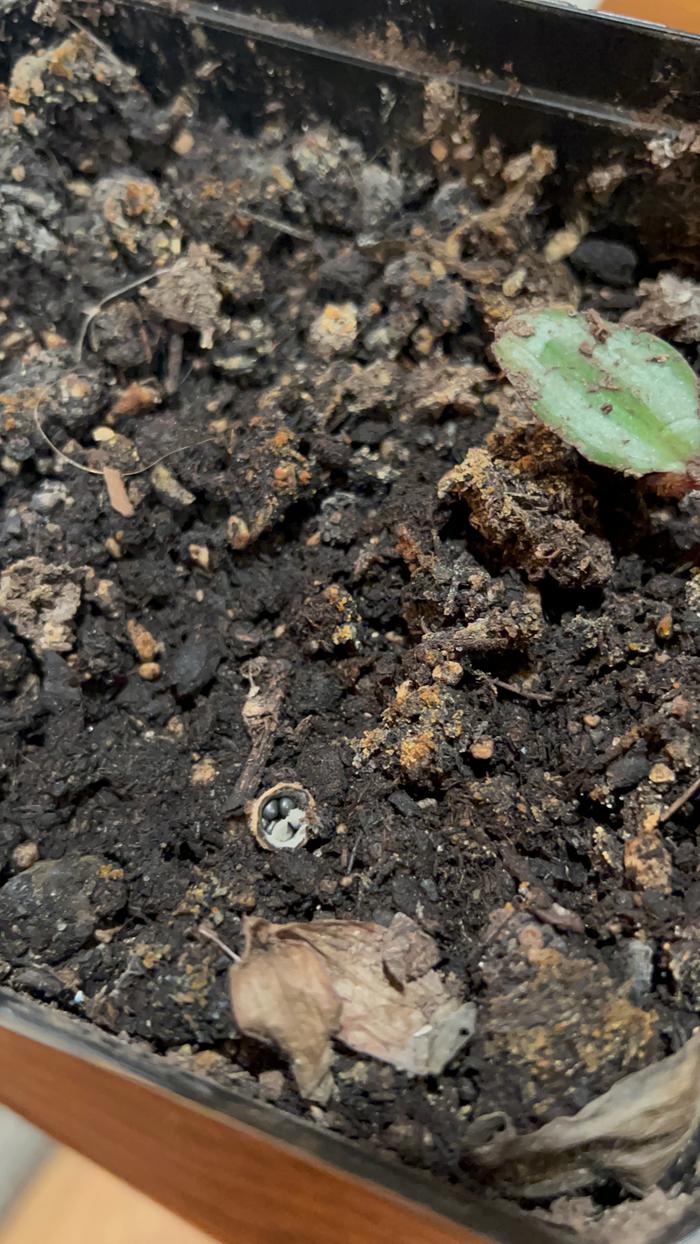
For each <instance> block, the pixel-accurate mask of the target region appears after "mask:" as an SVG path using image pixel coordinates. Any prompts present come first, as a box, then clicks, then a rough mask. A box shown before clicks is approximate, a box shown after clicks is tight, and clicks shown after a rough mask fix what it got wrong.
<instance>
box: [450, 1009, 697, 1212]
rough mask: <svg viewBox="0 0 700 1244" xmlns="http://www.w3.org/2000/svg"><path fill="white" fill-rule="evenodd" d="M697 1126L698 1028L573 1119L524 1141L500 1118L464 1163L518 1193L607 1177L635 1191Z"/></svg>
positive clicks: (558, 1189)
mask: <svg viewBox="0 0 700 1244" xmlns="http://www.w3.org/2000/svg"><path fill="white" fill-rule="evenodd" d="M478 1123H479V1120H477V1123H476V1124H475V1126H477V1125H478ZM699 1123H700V1030H699V1031H697V1032H696V1033H695V1034H694V1035H693V1036H692V1037H691V1038H690V1040H689V1041H688V1042H687V1043H686V1045H684V1046H683V1048H682V1049H681V1050H679V1051H678V1053H677V1054H673V1055H672V1056H671V1057H670V1058H666V1059H664V1060H663V1061H662V1062H658V1063H653V1064H652V1065H651V1066H650V1067H645V1068H643V1070H642V1071H635V1072H633V1073H632V1074H631V1075H629V1076H625V1077H624V1079H622V1080H618V1082H617V1084H614V1085H613V1087H612V1088H611V1089H610V1090H609V1091H608V1092H607V1093H603V1094H602V1095H601V1096H600V1097H597V1098H595V1100H594V1101H592V1102H589V1104H588V1105H587V1106H584V1108H583V1110H579V1112H578V1114H576V1115H574V1116H573V1117H571V1118H559V1119H553V1120H552V1122H551V1123H546V1124H545V1126H544V1127H541V1128H540V1129H539V1131H537V1132H531V1133H530V1134H528V1135H526V1136H517V1135H515V1133H514V1132H513V1130H512V1127H511V1126H510V1123H509V1122H508V1121H506V1127H505V1129H504V1130H502V1131H501V1132H500V1133H499V1134H498V1135H497V1136H495V1137H493V1139H491V1140H489V1141H488V1142H487V1143H485V1144H481V1145H478V1146H476V1147H474V1148H472V1149H471V1151H470V1153H469V1158H470V1160H471V1161H472V1162H473V1163H474V1164H475V1165H476V1166H478V1167H480V1168H481V1169H482V1170H483V1171H484V1172H489V1173H490V1174H491V1176H492V1178H493V1180H494V1182H496V1183H497V1184H498V1186H499V1188H500V1189H502V1190H503V1191H509V1192H511V1193H512V1194H514V1195H517V1196H525V1197H542V1196H557V1195H559V1194H560V1193H563V1192H574V1191H576V1190H577V1189H578V1188H583V1187H585V1186H587V1185H589V1184H597V1183H603V1182H605V1181H606V1180H608V1179H610V1178H613V1179H615V1180H617V1181H618V1182H619V1183H620V1184H622V1185H623V1187H625V1188H627V1189H628V1190H629V1191H630V1192H635V1193H638V1194H641V1193H643V1192H646V1191H648V1190H649V1189H650V1188H652V1187H653V1186H654V1184H655V1183H656V1182H657V1180H659V1179H660V1178H661V1177H662V1175H664V1173H665V1172H666V1171H667V1170H668V1168H669V1166H670V1165H671V1163H672V1162H673V1161H674V1160H675V1158H677V1157H678V1155H679V1154H680V1153H681V1152H682V1150H683V1149H684V1147H685V1145H686V1144H687V1143H688V1141H689V1140H690V1139H691V1137H692V1135H693V1133H694V1131H695V1129H696V1128H697V1126H698V1124H699Z"/></svg>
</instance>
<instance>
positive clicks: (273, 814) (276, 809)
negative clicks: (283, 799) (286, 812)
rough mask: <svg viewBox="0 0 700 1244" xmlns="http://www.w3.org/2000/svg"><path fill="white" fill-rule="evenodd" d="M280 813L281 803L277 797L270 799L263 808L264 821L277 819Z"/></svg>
mask: <svg viewBox="0 0 700 1244" xmlns="http://www.w3.org/2000/svg"><path fill="white" fill-rule="evenodd" d="M279 814H280V805H279V801H278V800H277V799H268V801H267V803H266V804H265V807H264V808H263V810H262V815H263V820H264V821H276V820H277V818H278V816H279Z"/></svg>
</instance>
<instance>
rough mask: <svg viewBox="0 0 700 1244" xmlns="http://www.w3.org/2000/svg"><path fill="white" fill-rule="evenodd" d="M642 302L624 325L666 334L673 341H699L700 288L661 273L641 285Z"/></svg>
mask: <svg viewBox="0 0 700 1244" xmlns="http://www.w3.org/2000/svg"><path fill="white" fill-rule="evenodd" d="M639 292H640V293H641V294H643V295H644V299H643V301H642V302H641V303H640V304H639V306H638V307H635V308H634V309H633V310H632V311H628V312H627V314H626V315H623V317H622V323H623V324H626V325H627V326H628V327H631V328H640V329H642V330H643V331H644V332H647V333H662V334H663V333H667V334H668V336H669V337H672V338H673V340H674V341H690V342H695V341H697V340H698V338H699V337H700V285H699V284H698V282H697V281H691V280H690V279H689V278H688V277H682V276H676V275H675V274H674V273H673V272H662V273H660V275H659V276H658V277H656V279H655V280H653V281H641V282H640V285H639Z"/></svg>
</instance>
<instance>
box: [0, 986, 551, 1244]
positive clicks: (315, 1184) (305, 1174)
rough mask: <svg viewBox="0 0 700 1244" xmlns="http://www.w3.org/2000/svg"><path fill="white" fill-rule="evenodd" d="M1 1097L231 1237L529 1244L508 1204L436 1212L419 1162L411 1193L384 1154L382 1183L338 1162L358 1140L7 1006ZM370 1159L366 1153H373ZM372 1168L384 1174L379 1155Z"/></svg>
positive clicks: (182, 1213) (286, 1241)
mask: <svg viewBox="0 0 700 1244" xmlns="http://www.w3.org/2000/svg"><path fill="white" fill-rule="evenodd" d="M22 1009H24V1010H25V1011H27V1010H31V1008H30V1007H26V1006H25V1007H24V1008H21V1007H20V1010H22ZM49 1015H51V1013H49ZM51 1024H55V1025H56V1027H57V1030H58V1031H59V1032H61V1031H62V1029H63V1026H64V1025H66V1021H65V1020H64V1019H60V1020H59V1019H53V1018H50V1020H49V1024H48V1028H49V1032H50V1026H51ZM20 1027H21V1026H20ZM41 1035H42V1034H41V1030H40V1036H41ZM112 1044H113V1045H114V1046H115V1047H117V1049H119V1047H120V1043H119V1042H114V1041H113V1042H112ZM142 1057H148V1056H142ZM151 1061H152V1062H155V1061H156V1060H154V1059H153V1058H152V1056H151ZM193 1083H196V1082H195V1081H193ZM0 1103H2V1104H4V1105H6V1106H8V1107H9V1108H10V1109H13V1110H15V1111H16V1112H17V1113H19V1114H21V1115H23V1116H24V1117H25V1118H26V1119H28V1120H29V1121H30V1122H31V1123H34V1124H35V1125H36V1126H38V1127H40V1128H41V1129H42V1130H43V1131H45V1132H47V1133H48V1134H49V1135H51V1136H53V1137H54V1138H56V1139H57V1140H59V1141H61V1142H62V1143H63V1144H65V1145H67V1146H70V1147H71V1148H72V1149H74V1150H77V1151H78V1152H79V1153H81V1154H83V1155H85V1156H86V1157H89V1158H90V1159H92V1161H94V1162H96V1163H98V1164H99V1165H100V1166H101V1167H103V1168H104V1169H105V1170H106V1171H110V1172H112V1173H113V1174H114V1175H117V1176H118V1177H119V1178H121V1179H123V1180H126V1181H127V1182H128V1183H129V1184H131V1185H132V1186H133V1187H134V1188H137V1189H140V1190H141V1191H142V1192H144V1193H145V1194H147V1196H149V1197H152V1198H153V1199H154V1200H155V1201H158V1202H160V1203H161V1204H162V1205H164V1206H166V1207H167V1208H168V1209H169V1210H170V1211H172V1212H173V1213H174V1214H176V1215H178V1216H179V1217H180V1218H182V1219H184V1220H185V1221H186V1222H189V1223H192V1224H193V1225H194V1226H196V1227H197V1228H199V1229H200V1230H201V1231H203V1232H205V1233H207V1234H208V1235H210V1236H211V1237H213V1239H215V1240H219V1241H222V1244H387V1241H392V1240H396V1241H397V1244H520V1241H521V1240H522V1239H524V1238H525V1236H524V1235H523V1234H522V1231H521V1226H522V1223H521V1219H520V1218H519V1217H518V1216H517V1215H515V1216H514V1215H511V1214H510V1212H509V1211H500V1210H497V1209H494V1208H492V1207H491V1206H489V1205H481V1204H478V1203H475V1204H474V1205H472V1204H468V1203H466V1204H465V1203H463V1204H462V1205H459V1203H458V1202H456V1201H454V1202H451V1203H450V1204H451V1206H452V1205H453V1206H454V1217H456V1218H457V1221H455V1220H454V1217H453V1210H452V1208H451V1209H450V1217H447V1216H443V1214H442V1213H441V1212H438V1211H439V1210H440V1209H442V1208H443V1207H442V1205H441V1204H440V1198H441V1196H442V1192H441V1189H440V1185H438V1184H435V1185H429V1184H428V1183H427V1182H426V1181H425V1179H424V1177H422V1176H421V1175H420V1173H418V1174H412V1173H410V1172H408V1173H406V1172H405V1171H404V1172H403V1173H402V1171H401V1169H400V1168H398V1170H397V1172H396V1173H395V1174H394V1175H393V1176H392V1178H393V1179H394V1182H396V1180H398V1181H399V1183H400V1185H401V1186H402V1187H405V1188H406V1189H407V1190H408V1194H407V1195H405V1196H404V1195H400V1194H398V1193H397V1191H396V1189H395V1188H392V1187H391V1186H387V1182H388V1183H389V1184H390V1183H391V1180H387V1178H386V1177H384V1178H382V1175H381V1167H380V1166H379V1164H377V1180H378V1182H375V1181H374V1177H372V1178H367V1177H364V1176H363V1175H358V1173H357V1171H356V1170H355V1169H353V1168H352V1158H351V1157H350V1158H349V1160H348V1163H344V1162H343V1161H341V1160H338V1153H339V1152H340V1153H341V1155H342V1154H343V1153H344V1152H345V1151H347V1153H348V1154H349V1155H351V1154H352V1153H354V1152H356V1151H355V1150H354V1147H352V1146H347V1145H345V1147H344V1148H343V1143H342V1142H338V1141H337V1140H335V1139H334V1138H332V1137H326V1135H325V1134H324V1133H322V1132H321V1131H320V1130H319V1129H313V1133H312V1134H313V1136H314V1137H315V1138H316V1139H315V1146H313V1147H312V1149H313V1151H310V1150H309V1148H308V1147H306V1148H304V1146H303V1145H300V1144H296V1143H289V1141H288V1139H286V1138H285V1139H281V1138H280V1137H279V1136H274V1135H271V1134H270V1132H269V1130H268V1131H267V1132H264V1131H261V1130H259V1129H258V1128H256V1127H254V1126H250V1124H249V1123H248V1122H246V1121H241V1120H240V1119H238V1118H236V1117H232V1116H231V1115H229V1114H228V1113H222V1112H221V1111H219V1110H215V1109H210V1108H207V1107H206V1106H204V1105H202V1104H201V1103H200V1102H198V1101H195V1100H192V1099H188V1097H187V1096H186V1095H185V1094H184V1093H180V1092H173V1091H170V1090H169V1089H168V1088H165V1087H161V1085H160V1084H158V1085H156V1084H153V1083H151V1082H149V1081H148V1079H147V1078H145V1079H144V1078H143V1077H142V1076H141V1075H140V1074H131V1073H130V1072H129V1069H128V1067H126V1068H125V1067H123V1066H121V1065H117V1066H115V1065H114V1064H112V1065H110V1060H109V1058H108V1057H107V1058H104V1059H103V1058H101V1057H100V1056H99V1055H98V1056H95V1057H93V1056H89V1057H84V1056H82V1055H81V1053H80V1052H78V1053H73V1052H68V1050H66V1049H65V1048H60V1042H59V1044H58V1047H57V1046H56V1044H55V1043H52V1041H51V1040H50V1039H49V1040H47V1041H46V1042H45V1041H44V1040H42V1039H38V1040H37V1039H34V1038H33V1036H31V1035H27V1032H26V1031H21V1030H20V1031H16V1030H15V1029H14V1027H13V1022H12V1016H11V1015H10V1020H9V1022H8V1019H7V1016H5V1017H3V1014H2V1011H1V1010H0ZM250 1109H251V1110H255V1109H256V1107H250ZM268 1114H269V1117H272V1118H273V1119H278V1120H279V1128H280V1132H281V1133H285V1131H286V1132H287V1133H289V1129H290V1128H291V1129H294V1128H295V1127H299V1126H300V1125H298V1124H296V1123H295V1121H293V1120H292V1121H290V1120H289V1119H288V1118H287V1117H286V1116H283V1115H282V1114H281V1113H279V1114H278V1112H276V1111H274V1110H271V1111H269V1112H268ZM339 1145H340V1148H338V1146H339ZM334 1146H335V1147H334ZM357 1152H359V1151H357ZM359 1160H360V1161H361V1163H365V1164H366V1163H367V1159H366V1157H365V1156H364V1155H361V1158H360V1159H359ZM370 1170H371V1171H372V1175H373V1176H374V1163H372V1164H371V1166H370ZM421 1187H422V1189H423V1196H424V1197H425V1191H426V1188H432V1189H434V1192H435V1196H432V1195H431V1200H432V1204H433V1205H435V1207H436V1208H435V1209H433V1208H432V1207H430V1206H428V1205H426V1204H424V1203H421ZM413 1197H415V1199H413ZM443 1200H444V1198H443ZM104 1210H105V1212H107V1201H106V1200H105V1203H104ZM462 1222H463V1224H464V1225H462ZM526 1237H527V1244H547V1242H551V1241H552V1240H553V1239H554V1236H553V1235H551V1234H550V1233H549V1232H544V1231H543V1232H541V1233H540V1231H539V1230H538V1229H537V1228H536V1227H534V1228H533V1226H532V1225H531V1224H530V1223H528V1225H527V1228H526ZM0 1244H7V1242H5V1241H1V1240H0ZM12 1244H20V1241H13V1242H12Z"/></svg>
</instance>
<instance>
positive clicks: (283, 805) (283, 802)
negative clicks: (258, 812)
mask: <svg viewBox="0 0 700 1244" xmlns="http://www.w3.org/2000/svg"><path fill="white" fill-rule="evenodd" d="M294 808H296V804H295V802H294V800H293V799H290V798H289V795H284V796H283V797H282V799H280V814H281V815H282V816H288V815H289V813H290V812H291V811H292V810H293V809H294Z"/></svg>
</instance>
